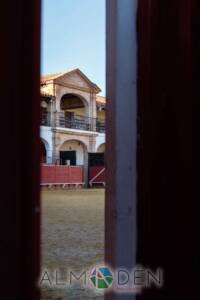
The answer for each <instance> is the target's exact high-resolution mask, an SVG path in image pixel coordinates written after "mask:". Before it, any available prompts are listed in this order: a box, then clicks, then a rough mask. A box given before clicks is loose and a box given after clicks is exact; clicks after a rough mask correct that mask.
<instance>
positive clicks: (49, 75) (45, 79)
mask: <svg viewBox="0 0 200 300" xmlns="http://www.w3.org/2000/svg"><path fill="white" fill-rule="evenodd" d="M63 74H64V73H55V74H47V75H42V76H41V81H42V82H44V81H48V80H53V79H56V78H58V77H60V76H62V75H63Z"/></svg>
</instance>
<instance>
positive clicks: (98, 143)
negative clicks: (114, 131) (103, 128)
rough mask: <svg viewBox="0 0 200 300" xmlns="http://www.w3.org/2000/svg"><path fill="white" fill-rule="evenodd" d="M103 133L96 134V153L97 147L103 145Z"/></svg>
mask: <svg viewBox="0 0 200 300" xmlns="http://www.w3.org/2000/svg"><path fill="white" fill-rule="evenodd" d="M105 141H106V140H105V133H98V135H97V137H96V152H97V149H98V148H99V146H100V145H101V144H104V143H105Z"/></svg>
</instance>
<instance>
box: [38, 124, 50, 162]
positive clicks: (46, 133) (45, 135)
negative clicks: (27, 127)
mask: <svg viewBox="0 0 200 300" xmlns="http://www.w3.org/2000/svg"><path fill="white" fill-rule="evenodd" d="M40 137H41V139H42V140H43V141H44V145H45V148H46V152H47V163H48V164H50V163H52V154H53V144H52V142H53V140H52V130H51V127H46V126H40Z"/></svg>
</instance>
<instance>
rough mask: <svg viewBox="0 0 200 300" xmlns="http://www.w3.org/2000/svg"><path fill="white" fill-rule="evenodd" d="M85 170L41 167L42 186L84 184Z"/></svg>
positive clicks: (55, 166)
mask: <svg viewBox="0 0 200 300" xmlns="http://www.w3.org/2000/svg"><path fill="white" fill-rule="evenodd" d="M82 182H83V168H82V167H80V166H58V165H42V166H41V184H45V183H82Z"/></svg>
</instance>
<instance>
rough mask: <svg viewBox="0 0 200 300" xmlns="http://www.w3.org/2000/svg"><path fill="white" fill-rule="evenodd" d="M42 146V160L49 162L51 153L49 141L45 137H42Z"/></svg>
mask: <svg viewBox="0 0 200 300" xmlns="http://www.w3.org/2000/svg"><path fill="white" fill-rule="evenodd" d="M40 147H41V162H42V163H47V162H48V153H49V148H50V147H49V143H48V142H47V141H46V140H45V139H43V138H40Z"/></svg>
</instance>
